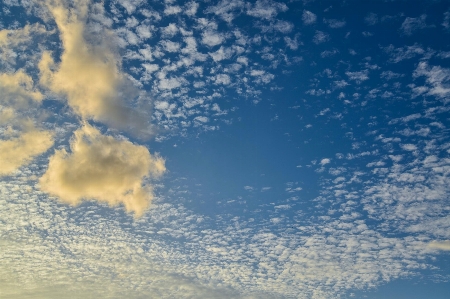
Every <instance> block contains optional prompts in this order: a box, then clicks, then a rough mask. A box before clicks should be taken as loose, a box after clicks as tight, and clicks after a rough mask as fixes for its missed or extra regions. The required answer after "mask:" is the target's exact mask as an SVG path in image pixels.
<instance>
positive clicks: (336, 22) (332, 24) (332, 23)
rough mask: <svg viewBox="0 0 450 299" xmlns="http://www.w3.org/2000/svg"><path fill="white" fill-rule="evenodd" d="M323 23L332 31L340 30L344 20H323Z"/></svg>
mask: <svg viewBox="0 0 450 299" xmlns="http://www.w3.org/2000/svg"><path fill="white" fill-rule="evenodd" d="M323 22H324V23H325V24H327V25H328V27H330V28H333V29H336V28H342V27H344V26H345V24H346V22H345V21H344V20H336V19H323Z"/></svg>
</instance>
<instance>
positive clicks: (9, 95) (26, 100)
mask: <svg viewBox="0 0 450 299" xmlns="http://www.w3.org/2000/svg"><path fill="white" fill-rule="evenodd" d="M0 94H1V96H0V103H6V104H8V105H10V106H14V107H15V108H27V107H28V106H29V105H30V103H31V102H30V100H32V101H36V102H40V101H42V99H43V97H44V96H43V95H42V94H41V93H40V92H39V91H37V90H36V89H35V88H34V82H33V79H32V78H31V77H30V76H29V75H27V74H25V73H24V72H23V70H18V71H17V72H15V73H13V74H8V73H3V74H0Z"/></svg>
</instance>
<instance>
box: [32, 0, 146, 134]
mask: <svg viewBox="0 0 450 299" xmlns="http://www.w3.org/2000/svg"><path fill="white" fill-rule="evenodd" d="M87 3H88V1H75V2H74V5H75V9H71V10H69V9H67V8H65V7H64V5H63V4H62V2H61V1H52V2H51V4H49V5H48V7H49V10H50V12H51V14H52V16H53V18H54V19H55V21H56V24H57V26H58V29H59V31H60V37H61V41H62V44H63V49H64V51H63V53H62V56H61V62H60V63H59V65H56V64H55V62H54V60H53V58H52V56H51V53H50V52H48V51H47V52H44V54H43V56H42V59H41V61H40V63H39V69H40V82H41V84H43V85H44V86H46V87H47V88H49V89H50V90H51V91H53V92H55V93H57V94H61V95H64V96H65V97H67V101H68V104H69V105H70V107H71V108H72V109H73V110H74V112H75V113H77V114H78V115H80V116H81V117H82V118H83V119H93V120H95V121H100V122H103V123H106V124H109V125H113V126H115V127H117V128H120V129H126V128H129V127H133V128H141V129H142V128H145V127H147V126H148V124H147V120H146V119H145V117H144V116H143V115H142V113H140V112H138V111H136V110H135V109H132V108H130V107H128V106H127V105H125V103H124V102H123V101H122V100H121V99H123V98H127V99H133V98H136V97H137V95H138V93H137V90H136V89H135V88H134V87H133V86H132V84H131V81H130V80H129V79H127V78H126V76H125V75H123V74H122V73H121V71H120V59H119V57H118V56H117V55H115V53H114V52H113V51H112V50H111V49H110V48H111V47H109V46H108V45H106V44H105V42H102V40H98V45H95V46H94V45H90V44H89V43H88V42H87V41H86V39H85V34H86V32H85V31H86V30H85V27H86V26H85V19H86V15H87V12H88V7H87ZM104 33H105V34H109V33H108V32H107V31H105V32H104Z"/></svg>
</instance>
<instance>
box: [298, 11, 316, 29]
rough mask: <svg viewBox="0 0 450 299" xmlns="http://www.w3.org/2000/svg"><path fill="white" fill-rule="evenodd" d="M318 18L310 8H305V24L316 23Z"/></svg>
mask: <svg viewBox="0 0 450 299" xmlns="http://www.w3.org/2000/svg"><path fill="white" fill-rule="evenodd" d="M316 20H317V16H316V15H315V14H314V13H312V12H310V11H309V10H303V14H302V21H303V23H304V24H305V25H311V24H314V23H315V22H316Z"/></svg>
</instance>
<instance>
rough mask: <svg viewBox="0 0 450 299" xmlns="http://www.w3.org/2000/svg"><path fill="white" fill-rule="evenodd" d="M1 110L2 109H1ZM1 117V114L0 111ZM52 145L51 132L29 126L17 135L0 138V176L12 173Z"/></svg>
mask: <svg viewBox="0 0 450 299" xmlns="http://www.w3.org/2000/svg"><path fill="white" fill-rule="evenodd" d="M2 112H3V111H2ZM0 116H1V117H2V118H3V114H2V113H1V112H0ZM52 145H53V134H52V133H51V132H49V131H40V130H38V129H36V128H34V126H30V127H29V128H28V130H27V131H25V132H24V133H21V134H20V135H19V136H18V137H15V138H11V139H8V140H0V165H1V167H0V176H4V175H9V174H12V173H14V171H16V170H17V169H19V168H20V167H21V166H23V165H26V164H28V163H30V162H31V160H32V159H33V158H34V157H36V156H38V155H40V154H42V153H44V152H46V151H47V150H48V149H49V148H50V147H51V146H52Z"/></svg>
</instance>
